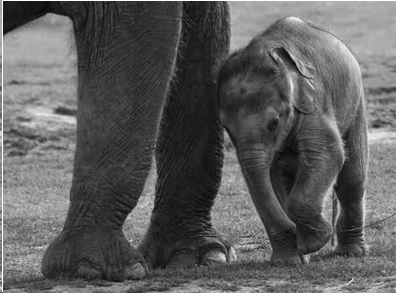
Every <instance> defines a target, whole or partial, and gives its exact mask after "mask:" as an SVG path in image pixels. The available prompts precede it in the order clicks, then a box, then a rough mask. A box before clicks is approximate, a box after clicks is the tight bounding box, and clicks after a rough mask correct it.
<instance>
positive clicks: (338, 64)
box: [262, 17, 363, 112]
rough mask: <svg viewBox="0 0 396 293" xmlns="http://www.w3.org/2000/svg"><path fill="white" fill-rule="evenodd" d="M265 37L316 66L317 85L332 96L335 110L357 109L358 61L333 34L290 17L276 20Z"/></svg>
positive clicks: (360, 94)
mask: <svg viewBox="0 0 396 293" xmlns="http://www.w3.org/2000/svg"><path fill="white" fill-rule="evenodd" d="M262 36H263V37H264V38H265V39H271V40H272V41H276V43H280V44H282V45H284V46H285V47H286V48H287V49H288V50H290V51H291V53H292V54H295V55H296V56H297V57H298V58H299V59H301V61H303V62H304V63H306V64H309V65H311V66H313V67H314V68H315V87H317V90H318V91H320V92H323V94H324V95H330V96H331V99H332V102H333V106H334V108H335V109H337V108H339V107H348V106H350V107H351V108H355V107H356V106H357V104H359V102H360V101H359V100H360V99H362V98H363V85H362V78H361V72H360V67H359V64H358V62H357V61H356V58H355V57H354V56H353V54H352V53H351V51H350V50H349V48H348V47H347V46H346V45H345V44H344V43H342V42H341V41H340V40H339V39H338V38H337V37H336V36H334V35H333V34H331V33H329V32H327V31H325V30H322V29H320V28H318V27H316V26H314V25H312V24H309V23H307V22H305V21H303V20H301V19H299V18H296V17H288V18H285V19H282V20H280V21H278V22H276V23H274V24H273V25H272V26H271V27H269V28H268V30H267V31H266V32H264V34H263V35H262ZM317 98H318V99H321V98H323V97H320V96H318V97H317ZM350 110H352V112H354V110H355V109H350Z"/></svg>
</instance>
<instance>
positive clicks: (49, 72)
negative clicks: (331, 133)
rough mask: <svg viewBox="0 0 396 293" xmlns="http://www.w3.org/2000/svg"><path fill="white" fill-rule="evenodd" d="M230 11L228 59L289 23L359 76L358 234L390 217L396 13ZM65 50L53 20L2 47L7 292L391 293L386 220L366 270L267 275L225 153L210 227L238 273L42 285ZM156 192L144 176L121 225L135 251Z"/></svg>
mask: <svg viewBox="0 0 396 293" xmlns="http://www.w3.org/2000/svg"><path fill="white" fill-rule="evenodd" d="M231 8H232V12H231V13H232V49H235V48H238V47H240V46H244V45H245V44H246V43H247V42H248V41H249V40H250V39H251V38H252V37H253V36H254V35H255V34H257V33H259V32H260V31H261V30H263V29H264V28H265V27H267V26H268V25H269V24H270V23H271V22H273V21H274V20H276V19H277V18H280V17H283V16H289V15H294V16H299V17H302V18H306V19H309V20H311V21H313V22H315V23H317V24H319V25H322V26H324V27H325V28H327V29H330V30H331V31H332V32H334V33H335V34H337V35H338V36H340V37H341V39H343V40H344V41H345V42H346V43H347V44H348V45H349V46H350V47H351V48H352V51H353V52H354V53H355V55H356V56H357V58H358V60H359V61H360V64H361V68H362V73H363V78H364V83H365V92H366V99H367V102H368V112H369V117H368V119H369V125H370V145H371V152H372V155H371V162H370V164H371V170H370V173H369V179H370V181H369V186H368V194H367V205H368V208H367V223H373V222H376V221H378V220H381V219H384V218H386V217H389V216H390V215H392V214H393V213H395V211H396V205H395V202H394V196H395V194H396V167H395V166H396V162H395V161H396V155H395V152H394V150H395V145H396V82H395V81H396V38H394V36H395V35H396V3H394V2H393V3H392V2H387V3H385V2H380V3H374V2H365V3H358V2H345V3H341V2H337V3H336V2H320V3H318V2H304V3H296V2H266V3H264V2H233V3H231ZM72 47H73V41H72V37H71V34H70V24H69V23H68V22H67V21H66V20H64V19H60V18H57V17H49V18H46V19H45V20H43V21H41V22H38V23H35V24H31V25H29V26H28V27H26V28H23V29H20V30H19V31H17V32H14V33H11V34H10V35H7V36H6V37H5V40H4V53H3V54H4V57H3V64H4V65H3V68H4V88H2V89H3V94H4V98H3V99H4V109H3V111H4V117H3V118H4V202H3V212H4V284H5V287H4V289H5V292H38V291H46V292H160V291H161V292H170V291H171V292H225V291H227V292H228V291H232V292H351V291H353V292H396V244H395V243H396V228H395V226H396V225H395V218H390V219H388V220H387V221H385V222H381V223H378V224H376V225H373V226H371V227H369V228H368V229H367V241H368V242H369V244H370V246H371V247H372V252H371V254H370V256H369V257H367V258H365V259H362V260H360V259H358V260H356V259H352V260H346V259H342V258H334V257H332V256H331V253H330V249H331V247H330V246H328V247H326V248H325V249H323V251H321V252H319V253H318V254H317V255H315V256H314V257H313V258H312V260H311V264H309V265H308V266H306V267H304V268H301V269H300V268H293V269H288V268H272V267H271V266H270V265H269V264H268V262H267V261H265V260H268V258H269V256H270V248H269V243H268V239H267V238H266V235H265V232H264V230H263V227H262V224H261V222H260V220H259V218H258V216H257V215H256V213H255V211H254V208H253V205H252V204H251V201H250V199H249V195H248V193H247V189H246V186H245V184H244V182H243V179H242V177H241V174H240V171H239V166H238V164H237V161H236V158H235V154H234V153H233V151H232V147H231V146H230V145H227V146H226V147H227V153H226V161H225V167H224V176H223V180H222V187H221V191H220V193H219V196H218V199H217V201H216V204H215V207H214V212H213V221H214V225H215V227H216V228H217V229H218V230H219V231H220V232H221V233H223V234H224V235H227V237H228V238H229V240H230V241H231V242H232V243H233V244H234V246H235V248H236V251H237V254H238V258H239V261H238V262H237V263H236V264H233V265H230V266H223V267H218V268H194V269H191V270H184V271H183V270H181V271H166V270H162V271H161V270H160V271H156V272H153V273H152V274H151V275H150V277H148V278H146V279H144V280H141V281H138V282H137V281H135V282H132V281H128V282H123V283H110V282H93V283H88V282H84V281H65V280H58V281H55V282H51V281H46V280H43V278H42V276H41V274H40V260H41V257H42V255H43V253H44V251H45V249H46V246H47V245H48V244H49V243H50V241H51V240H52V239H53V238H54V237H55V236H56V235H57V234H58V233H59V231H60V230H61V229H62V224H63V221H64V219H65V214H66V211H67V207H68V190H69V188H70V182H71V174H72V160H73V151H74V147H75V125H76V120H75V111H76V99H75V96H76V89H75V85H76V70H75V66H74V63H75V55H74V51H73V49H72ZM154 183H155V174H153V173H152V174H151V175H150V177H149V179H148V181H147V183H146V188H145V191H144V193H143V195H142V197H141V199H140V202H139V205H138V206H137V208H136V209H135V210H134V211H133V212H132V213H131V215H130V216H129V217H128V219H127V221H126V224H125V234H126V236H127V238H128V239H131V242H132V243H133V244H134V245H136V243H138V242H139V240H140V239H141V237H142V236H143V234H144V231H145V229H146V228H147V225H148V215H149V213H150V211H151V209H152V202H153V186H154ZM326 206H327V207H330V206H329V203H327V205H326ZM132 224H133V225H132Z"/></svg>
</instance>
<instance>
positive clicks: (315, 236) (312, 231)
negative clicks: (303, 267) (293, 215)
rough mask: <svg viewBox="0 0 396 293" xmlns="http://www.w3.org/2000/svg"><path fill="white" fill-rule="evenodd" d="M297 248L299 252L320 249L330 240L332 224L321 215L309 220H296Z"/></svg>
mask: <svg viewBox="0 0 396 293" xmlns="http://www.w3.org/2000/svg"><path fill="white" fill-rule="evenodd" d="M296 227H297V248H298V252H299V253H300V254H303V255H304V254H309V253H313V252H315V251H318V250H319V249H321V248H322V247H323V246H325V244H326V243H327V242H328V241H329V240H330V238H331V234H332V231H333V229H332V226H331V225H330V224H329V223H328V222H327V221H326V220H325V219H323V217H322V216H321V215H319V216H315V217H312V218H310V219H309V220H304V221H297V223H296Z"/></svg>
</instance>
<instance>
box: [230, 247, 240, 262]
mask: <svg viewBox="0 0 396 293" xmlns="http://www.w3.org/2000/svg"><path fill="white" fill-rule="evenodd" d="M237 259H238V258H237V255H236V252H235V249H234V247H231V248H230V251H229V252H228V261H229V262H234V261H237Z"/></svg>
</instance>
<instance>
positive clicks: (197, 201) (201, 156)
mask: <svg viewBox="0 0 396 293" xmlns="http://www.w3.org/2000/svg"><path fill="white" fill-rule="evenodd" d="M183 24H184V27H183V39H182V43H181V46H180V56H179V58H178V63H177V65H178V69H177V75H176V78H175V82H174V83H173V86H172V88H171V92H170V96H169V98H168V100H167V103H166V106H165V110H164V114H163V118H162V121H161V127H160V134H159V138H158V142H157V149H156V160H157V173H158V181H157V185H156V198H155V206H154V210H153V214H152V217H151V223H150V227H149V230H148V231H147V234H146V236H145V238H144V239H143V241H142V242H141V244H140V245H139V247H138V249H139V250H140V251H142V253H143V255H144V257H145V259H146V261H147V263H148V264H149V266H150V267H158V266H166V265H167V266H189V265H194V264H200V263H201V264H205V263H210V262H226V261H228V260H230V253H229V252H230V246H229V245H228V244H227V243H226V242H225V241H223V240H222V238H221V237H220V236H219V235H218V234H217V232H216V231H215V230H214V229H213V227H212V223H211V215H210V212H211V208H212V206H213V203H214V199H215V196H216V193H217V191H218V188H219V186H220V179H221V169H222V164H223V146H222V141H223V130H222V127H221V125H220V122H219V117H218V113H217V110H216V108H215V99H216V85H215V82H214V79H215V77H214V75H213V73H214V72H213V71H214V68H215V66H216V65H218V64H219V62H220V61H221V59H222V58H224V57H225V56H226V55H227V53H228V48H229V36H230V24H229V11H228V5H227V4H226V3H222V2H194V3H191V4H187V5H185V6H184V16H183ZM233 257H234V256H233V253H232V254H231V258H233Z"/></svg>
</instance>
